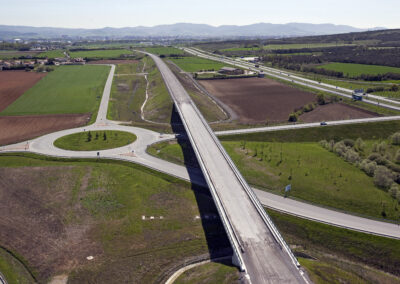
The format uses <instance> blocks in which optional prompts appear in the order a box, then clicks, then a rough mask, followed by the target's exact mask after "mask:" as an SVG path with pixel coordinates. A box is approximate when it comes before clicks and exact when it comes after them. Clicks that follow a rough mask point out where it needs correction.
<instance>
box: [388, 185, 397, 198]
mask: <svg viewBox="0 0 400 284" xmlns="http://www.w3.org/2000/svg"><path fill="white" fill-rule="evenodd" d="M398 191H399V186H398V184H397V183H392V185H391V186H390V189H389V194H390V196H391V197H392V198H394V199H396V198H397V193H398Z"/></svg>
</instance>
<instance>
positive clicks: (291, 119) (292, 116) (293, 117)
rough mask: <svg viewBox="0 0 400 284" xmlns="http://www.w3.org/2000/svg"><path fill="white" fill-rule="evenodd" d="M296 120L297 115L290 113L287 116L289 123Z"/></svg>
mask: <svg viewBox="0 0 400 284" xmlns="http://www.w3.org/2000/svg"><path fill="white" fill-rule="evenodd" d="M297 120H298V115H297V113H294V112H292V113H291V114H290V115H289V121H290V122H296V121H297Z"/></svg>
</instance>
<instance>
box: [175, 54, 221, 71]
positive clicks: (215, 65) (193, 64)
mask: <svg viewBox="0 0 400 284" xmlns="http://www.w3.org/2000/svg"><path fill="white" fill-rule="evenodd" d="M170 60H171V61H172V62H174V63H175V64H176V65H178V66H179V67H180V68H181V69H182V70H184V71H186V72H199V71H202V70H211V71H218V70H219V69H221V68H222V67H224V66H228V65H226V64H223V63H219V62H216V61H212V60H209V59H204V58H200V57H181V58H170Z"/></svg>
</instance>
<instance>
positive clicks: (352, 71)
mask: <svg viewBox="0 0 400 284" xmlns="http://www.w3.org/2000/svg"><path fill="white" fill-rule="evenodd" d="M318 68H323V69H326V70H332V71H336V72H343V74H345V75H346V76H350V77H357V76H360V75H362V74H369V75H379V74H385V73H400V68H396V67H388V66H380V65H366V64H354V63H328V64H324V65H320V66H318Z"/></svg>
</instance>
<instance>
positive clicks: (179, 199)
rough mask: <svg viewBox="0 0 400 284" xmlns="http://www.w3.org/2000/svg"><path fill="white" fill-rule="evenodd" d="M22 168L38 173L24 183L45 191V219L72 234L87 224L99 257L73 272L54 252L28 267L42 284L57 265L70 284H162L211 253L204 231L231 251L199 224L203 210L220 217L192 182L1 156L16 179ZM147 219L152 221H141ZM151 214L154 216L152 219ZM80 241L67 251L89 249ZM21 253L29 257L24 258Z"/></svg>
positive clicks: (116, 165) (95, 164)
mask: <svg viewBox="0 0 400 284" xmlns="http://www.w3.org/2000/svg"><path fill="white" fill-rule="evenodd" d="M20 167H24V168H25V167H35V171H28V172H26V174H25V175H24V179H25V180H26V182H28V183H29V181H31V180H33V181H34V183H35V184H37V183H39V185H41V186H36V187H35V188H40V190H41V192H35V193H33V192H32V194H34V195H35V198H36V200H38V203H40V204H41V205H40V206H44V208H46V209H43V210H44V211H42V212H46V213H43V214H52V216H57V218H60V220H63V222H62V224H63V226H65V227H67V228H70V227H71V226H73V227H74V226H77V227H80V226H85V228H88V229H87V230H85V232H87V233H85V235H84V236H82V238H88V239H89V240H90V244H91V246H93V247H94V248H95V251H93V252H92V251H90V252H89V253H93V255H94V256H95V260H94V261H93V262H84V263H83V264H82V262H81V264H79V263H78V262H77V263H76V264H74V265H73V266H70V265H68V263H69V262H70V261H71V259H65V258H64V256H63V255H62V254H59V253H54V254H51V259H52V260H53V261H48V258H46V259H45V260H46V261H43V262H42V261H35V262H29V265H30V268H31V269H32V270H36V271H37V276H38V277H37V278H38V281H39V283H44V282H47V281H48V279H43V275H46V273H47V272H48V270H47V267H48V265H54V264H53V263H56V264H55V265H56V266H58V267H59V270H58V271H59V272H58V273H57V274H61V273H66V274H68V275H69V279H68V282H69V283H99V282H102V283H130V282H131V280H132V279H135V281H137V282H138V283H160V282H162V281H160V276H162V275H163V273H164V272H166V271H168V270H170V269H171V268H173V267H176V266H177V265H183V264H184V263H185V261H187V260H189V259H191V258H193V257H197V256H200V255H204V254H206V253H208V245H210V243H208V242H207V240H206V233H205V232H206V231H207V232H208V233H210V234H211V235H212V236H213V238H215V240H214V241H215V242H216V244H221V246H222V247H225V246H223V245H222V243H224V242H225V245H227V246H229V243H228V241H227V240H226V238H225V237H224V234H225V232H224V229H223V227H222V226H220V225H219V224H218V223H217V224H216V223H215V222H212V223H203V224H202V222H201V221H200V220H197V221H196V219H195V217H196V216H199V215H200V212H199V207H198V206H201V208H202V210H204V211H203V212H207V213H209V214H217V211H216V209H215V207H214V205H213V202H212V199H211V197H210V196H209V195H207V194H204V193H201V192H198V191H195V190H192V189H191V185H190V184H189V183H187V182H184V181H181V180H179V179H176V178H173V177H170V176H167V175H165V174H162V173H159V172H156V171H153V170H150V169H147V168H144V167H142V166H139V165H137V164H133V163H126V162H120V161H106V160H99V161H96V160H94V159H92V160H85V159H74V160H70V159H57V158H50V157H43V156H36V155H24V156H21V154H20V155H18V154H14V155H1V156H0V168H1V169H2V172H7V173H9V174H11V173H15V172H16V171H17V172H18V168H20ZM49 171H50V172H51V174H48V173H49ZM35 172H36V174H34V173H35ZM29 176H31V178H30V179H29V180H28V179H27V177H29ZM60 184H62V186H60ZM32 188H33V187H32ZM32 190H33V189H32ZM48 198H50V200H49V199H48ZM39 200H40V201H39ZM38 206H39V205H38ZM142 215H144V216H147V220H142ZM42 216H43V215H42ZM150 216H155V217H156V218H155V219H154V220H150V219H149V217H150ZM159 216H163V217H164V218H163V219H160V218H159ZM30 234H32V235H35V234H36V232H30ZM62 236H63V235H62ZM77 238H78V239H77V241H76V242H75V241H73V243H71V242H69V241H65V243H63V244H64V245H63V246H66V247H70V246H71V247H73V248H74V250H75V249H76V250H80V249H87V248H85V247H82V248H80V247H79V241H78V240H79V237H78V236H77ZM27 240H29V239H27ZM222 240H224V241H222ZM19 241H22V240H19ZM47 241H48V240H47V239H43V240H42V242H47ZM208 241H209V240H208ZM30 245H32V247H31V248H30V247H29V246H30ZM51 247H52V246H50V248H51ZM217 247H220V246H219V245H218V246H217ZM33 249H37V251H38V250H39V248H36V247H35V244H33V243H32V244H31V243H29V242H28V243H26V251H27V252H28V253H29V252H31V250H33ZM39 252H40V255H38V254H33V257H37V259H38V260H39V259H42V256H43V257H46V255H47V253H49V252H48V251H46V250H45V251H42V250H39ZM18 253H20V254H21V255H22V256H23V257H24V252H18ZM31 255H32V254H31ZM85 256H86V255H85ZM30 259H31V258H29V259H27V260H28V261H29V260H30ZM64 263H65V265H63V264H64ZM133 267H135V268H136V269H132V268H133ZM10 283H11V282H10Z"/></svg>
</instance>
